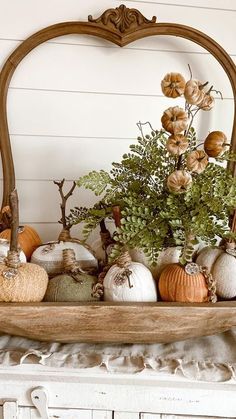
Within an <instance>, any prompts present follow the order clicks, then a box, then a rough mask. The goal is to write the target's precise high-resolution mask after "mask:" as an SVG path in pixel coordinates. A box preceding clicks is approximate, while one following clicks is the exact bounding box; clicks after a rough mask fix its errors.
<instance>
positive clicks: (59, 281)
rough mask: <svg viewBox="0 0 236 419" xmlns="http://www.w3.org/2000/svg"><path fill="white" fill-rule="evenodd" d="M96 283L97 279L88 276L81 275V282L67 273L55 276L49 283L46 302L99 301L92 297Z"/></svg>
mask: <svg viewBox="0 0 236 419" xmlns="http://www.w3.org/2000/svg"><path fill="white" fill-rule="evenodd" d="M77 278H78V275H77ZM96 282H97V278H96V277H94V276H91V275H87V274H81V275H79V280H76V279H74V278H73V277H72V276H70V275H69V274H67V273H65V274H61V275H58V276H55V277H54V278H52V279H50V281H49V284H48V288H47V291H46V294H45V297H44V301H57V302H69V301H77V302H79V301H98V300H99V298H95V297H92V295H91V294H92V287H93V285H94V284H96Z"/></svg>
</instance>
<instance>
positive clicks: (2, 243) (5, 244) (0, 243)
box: [0, 239, 26, 263]
mask: <svg viewBox="0 0 236 419" xmlns="http://www.w3.org/2000/svg"><path fill="white" fill-rule="evenodd" d="M9 248H10V243H9V241H8V240H6V239H0V262H4V259H5V258H6V257H7V253H8V251H9ZM18 253H19V258H20V261H21V262H24V263H25V262H26V256H25V254H24V252H23V251H22V250H21V249H18Z"/></svg>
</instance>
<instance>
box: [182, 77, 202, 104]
mask: <svg viewBox="0 0 236 419" xmlns="http://www.w3.org/2000/svg"><path fill="white" fill-rule="evenodd" d="M204 96H205V91H204V84H203V83H202V82H200V81H199V80H196V79H191V80H189V81H188V82H187V83H186V85H185V90H184V97H185V99H186V101H187V102H188V103H190V104H191V105H198V104H199V103H201V102H202V100H203V99H204Z"/></svg>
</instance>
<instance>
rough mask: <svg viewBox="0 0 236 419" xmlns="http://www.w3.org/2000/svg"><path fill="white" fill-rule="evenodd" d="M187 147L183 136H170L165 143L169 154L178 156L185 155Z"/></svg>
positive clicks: (187, 143) (186, 141)
mask: <svg viewBox="0 0 236 419" xmlns="http://www.w3.org/2000/svg"><path fill="white" fill-rule="evenodd" d="M188 146H189V142H188V139H187V138H186V137H185V136H184V135H183V134H178V135H170V137H169V138H168V140H167V142H166V148H167V150H168V151H169V153H170V154H172V155H174V156H180V155H181V154H183V153H185V151H186V150H187V148H188Z"/></svg>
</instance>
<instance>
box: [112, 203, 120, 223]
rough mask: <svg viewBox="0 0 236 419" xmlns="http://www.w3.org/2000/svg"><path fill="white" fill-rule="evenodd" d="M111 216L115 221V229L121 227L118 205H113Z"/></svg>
mask: <svg viewBox="0 0 236 419" xmlns="http://www.w3.org/2000/svg"><path fill="white" fill-rule="evenodd" d="M112 214H113V218H114V220H115V225H116V227H120V226H121V210H120V206H119V205H114V206H113V207H112Z"/></svg>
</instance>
